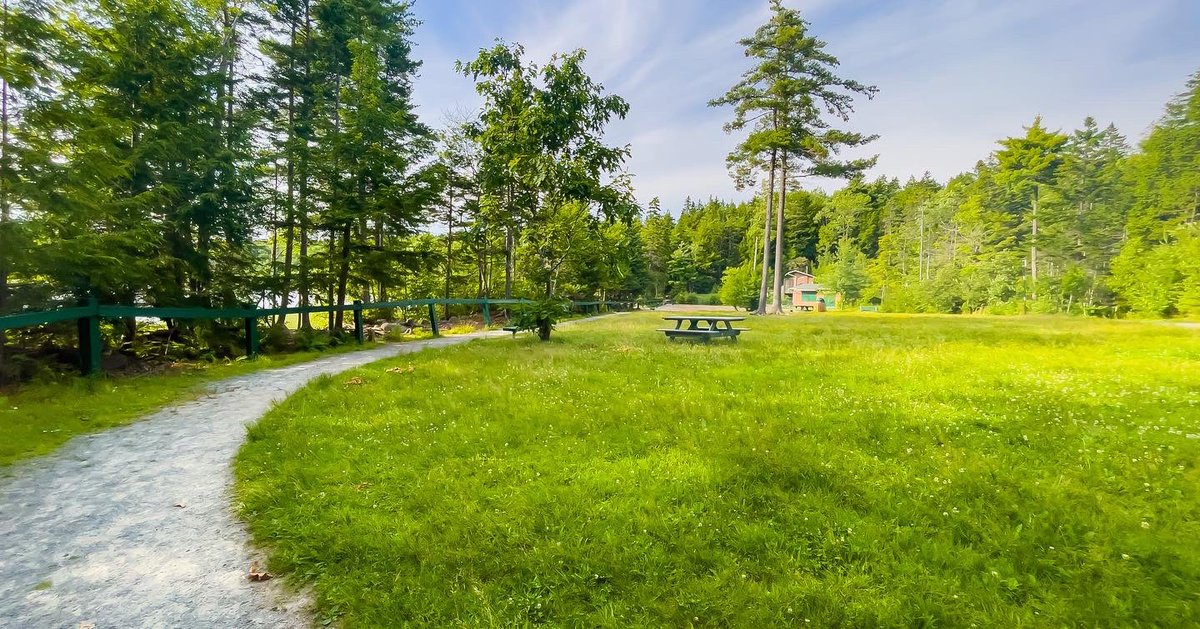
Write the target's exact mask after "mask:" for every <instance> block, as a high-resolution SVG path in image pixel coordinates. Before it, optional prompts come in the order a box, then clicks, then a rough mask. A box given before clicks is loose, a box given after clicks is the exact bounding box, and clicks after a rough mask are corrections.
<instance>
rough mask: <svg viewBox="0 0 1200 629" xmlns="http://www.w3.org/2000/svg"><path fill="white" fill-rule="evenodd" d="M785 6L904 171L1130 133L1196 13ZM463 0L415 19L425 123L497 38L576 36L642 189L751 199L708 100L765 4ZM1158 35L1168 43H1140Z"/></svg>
mask: <svg viewBox="0 0 1200 629" xmlns="http://www.w3.org/2000/svg"><path fill="white" fill-rule="evenodd" d="M788 4H790V5H795V6H798V7H800V8H801V9H802V10H804V11H805V16H806V18H807V19H809V20H810V21H811V22H812V23H813V28H814V31H815V32H816V33H817V34H818V35H819V36H821V37H822V38H823V39H826V40H827V41H828V42H829V50H830V52H832V53H834V54H835V55H837V56H838V57H839V58H841V60H842V70H843V72H844V73H845V74H846V75H847V76H850V77H853V78H856V79H859V80H862V81H864V82H870V83H875V84H878V85H879V87H880V95H879V97H878V98H877V99H875V101H873V102H869V103H868V102H864V103H862V104H861V105H860V107H859V112H858V114H857V115H856V116H855V117H854V118H853V119H852V121H851V126H852V127H853V128H855V129H858V130H862V131H867V132H872V133H879V134H880V135H881V136H882V137H881V139H880V140H879V141H878V142H877V143H875V144H874V145H873V146H872V147H871V150H870V152H872V153H879V154H880V161H879V166H878V167H877V168H876V172H875V173H874V174H882V175H887V176H897V177H901V178H905V177H908V176H909V175H917V176H919V175H920V174H921V173H923V172H924V171H926V170H928V171H930V172H932V173H933V174H934V175H935V176H937V177H938V178H940V179H943V180H944V179H946V178H948V177H949V176H952V175H954V174H956V173H958V172H962V171H964V170H967V169H969V168H971V167H972V166H973V165H974V163H975V162H976V161H977V160H979V159H982V158H984V157H986V156H987V154H988V153H989V152H990V151H992V150H993V148H994V147H995V142H996V140H998V139H1000V138H1002V137H1004V136H1006V135H1010V134H1014V133H1019V132H1020V130H1021V127H1022V126H1023V125H1026V124H1028V123H1029V122H1030V121H1031V120H1032V119H1033V117H1034V115H1037V114H1041V115H1043V117H1044V119H1045V120H1046V122H1047V124H1049V125H1050V126H1053V127H1062V128H1066V129H1070V128H1073V127H1074V126H1076V125H1078V124H1079V122H1080V121H1082V119H1083V118H1084V117H1085V116H1087V115H1093V116H1095V117H1096V118H1097V119H1098V120H1100V121H1102V122H1108V121H1112V122H1115V123H1116V124H1117V125H1118V127H1120V128H1121V130H1122V131H1123V132H1125V133H1126V134H1127V135H1128V136H1130V138H1131V139H1132V140H1136V139H1137V138H1138V137H1140V136H1141V135H1142V133H1143V132H1144V131H1145V130H1146V128H1147V127H1148V126H1149V125H1150V124H1151V123H1152V122H1153V121H1154V119H1155V118H1156V117H1157V116H1158V115H1159V113H1160V112H1161V110H1162V106H1163V104H1164V102H1165V101H1166V99H1167V98H1168V97H1170V96H1171V95H1172V94H1173V93H1175V92H1176V91H1178V90H1180V89H1181V88H1182V86H1183V83H1184V81H1185V79H1186V77H1187V76H1188V74H1189V73H1191V72H1193V71H1195V70H1196V67H1195V66H1196V59H1197V58H1200V54H1197V53H1198V52H1200V44H1198V43H1197V42H1196V40H1195V38H1190V39H1189V38H1186V37H1182V36H1180V35H1179V33H1185V34H1186V30H1187V29H1172V28H1171V26H1172V24H1173V23H1176V22H1178V21H1179V20H1187V19H1192V20H1193V23H1195V20H1196V18H1200V4H1193V3H1192V2H1191V1H1190V0H1142V1H1140V2H1137V3H1128V2H1123V1H1121V0H1092V1H1086V0H1059V1H1056V2H1051V1H1048V0H1047V1H1038V0H1009V1H1007V2H985V1H983V0H906V1H904V2H894V3H886V4H885V3H866V2H865V1H864V0H859V1H853V0H852V1H842V2H837V3H835V2H832V1H821V2H789V3H788ZM423 6H424V5H423V4H421V3H418V5H417V12H418V14H421V13H422V9H423ZM471 7H478V5H473V4H472V3H469V2H467V3H464V4H462V6H460V7H459V10H457V11H454V12H452V13H453V16H454V19H455V22H454V27H455V29H456V30H454V31H453V32H452V33H451V32H448V31H447V28H448V25H447V24H441V23H439V20H444V19H449V17H448V16H447V15H432V16H430V17H427V18H426V23H425V24H424V25H423V26H422V27H421V29H420V31H419V32H418V43H419V47H418V49H417V52H418V54H419V55H421V56H423V57H424V58H425V60H426V63H425V67H424V69H423V72H422V74H423V75H424V76H423V77H422V78H421V79H420V80H419V81H418V83H417V86H416V90H417V93H416V97H417V101H418V103H419V104H420V105H421V106H422V115H424V116H425V118H426V120H428V121H429V122H430V123H433V124H438V123H440V121H441V119H442V113H441V112H443V111H452V110H455V109H458V108H463V107H466V108H474V107H477V105H478V99H477V98H476V97H475V95H474V91H473V89H472V86H471V84H470V82H469V81H467V80H466V79H465V78H463V77H457V76H453V75H452V65H453V61H454V60H455V59H460V58H470V57H472V56H474V54H475V52H476V51H477V50H478V49H479V48H480V47H483V46H487V45H490V44H491V42H492V41H493V39H495V38H496V37H502V38H504V39H506V40H508V41H515V42H521V43H522V44H524V45H525V47H526V49H527V51H528V52H529V53H530V58H531V59H532V60H535V61H544V60H545V59H546V58H548V57H549V55H550V54H551V53H553V52H562V51H569V50H573V49H575V48H585V49H587V50H588V62H587V65H588V68H589V71H590V72H591V73H592V74H593V75H594V76H595V77H596V78H597V79H598V80H599V81H601V82H602V83H604V84H605V85H606V87H607V88H608V89H609V90H610V91H612V92H614V93H617V94H620V95H621V96H623V97H625V98H626V99H627V100H629V101H630V104H631V112H630V115H629V117H628V119H627V120H624V121H620V122H618V123H616V124H614V125H613V126H612V128H611V131H610V134H609V139H610V141H613V142H618V143H630V144H631V146H632V150H633V156H632V159H631V160H630V164H629V166H630V170H631V171H632V172H633V173H634V175H635V179H634V182H635V186H636V189H637V194H638V197H639V200H640V201H642V202H643V203H645V202H648V201H649V200H650V198H652V197H654V196H659V197H661V198H662V200H663V204H664V207H666V208H669V209H673V210H677V209H678V208H679V207H680V206H681V205H682V202H683V199H684V197H686V196H692V197H693V198H705V197H708V196H710V195H712V196H718V197H725V198H735V197H736V198H745V197H747V196H749V193H748V192H738V191H736V190H735V189H734V186H733V184H732V182H731V181H730V179H729V178H728V176H727V175H726V173H725V162H724V160H725V155H726V153H728V151H729V150H730V148H732V146H733V145H734V144H735V142H736V138H732V137H729V136H726V135H725V134H724V133H723V132H722V130H721V124H722V123H723V122H724V121H726V120H727V119H728V118H729V116H730V112H729V111H728V110H713V109H709V108H707V107H706V103H707V101H708V100H709V99H711V98H713V97H715V96H718V95H720V94H721V93H723V92H724V91H725V90H726V89H727V88H728V87H729V86H730V85H732V84H733V83H734V82H735V81H736V80H737V79H738V77H739V75H740V74H741V72H742V71H743V70H744V69H745V67H746V64H747V61H746V60H745V59H744V58H743V56H742V53H741V50H740V48H739V47H738V46H737V43H736V42H737V40H738V39H739V38H741V37H744V36H746V35H748V34H750V33H751V32H753V30H754V28H755V27H756V26H757V25H758V24H760V23H761V22H762V21H763V19H764V18H765V16H766V14H767V8H766V2H765V1H764V2H746V3H737V4H726V3H700V2H694V1H688V0H657V1H656V0H604V1H600V0H573V1H569V2H549V1H546V2H538V1H535V0H525V1H523V2H513V3H509V4H506V5H504V7H505V8H504V10H502V11H492V12H491V13H488V15H487V16H486V17H484V15H483V13H484V9H476V10H472V9H471ZM422 17H424V16H422ZM1164 37H1176V38H1178V39H1179V41H1178V42H1171V45H1165V46H1164V45H1153V44H1156V43H1157V44H1161V42H1156V38H1164Z"/></svg>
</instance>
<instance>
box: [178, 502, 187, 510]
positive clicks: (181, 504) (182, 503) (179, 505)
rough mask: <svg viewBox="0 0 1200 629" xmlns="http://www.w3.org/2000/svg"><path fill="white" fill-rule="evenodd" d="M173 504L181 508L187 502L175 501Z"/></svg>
mask: <svg viewBox="0 0 1200 629" xmlns="http://www.w3.org/2000/svg"><path fill="white" fill-rule="evenodd" d="M175 506H176V507H179V508H180V509H183V508H184V507H186V506H187V503H186V502H177V503H175Z"/></svg>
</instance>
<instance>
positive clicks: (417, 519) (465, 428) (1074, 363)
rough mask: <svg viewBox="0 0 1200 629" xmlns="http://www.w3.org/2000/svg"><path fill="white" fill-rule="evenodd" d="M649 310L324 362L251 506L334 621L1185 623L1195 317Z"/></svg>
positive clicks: (261, 530) (257, 434)
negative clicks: (670, 330)
mask: <svg viewBox="0 0 1200 629" xmlns="http://www.w3.org/2000/svg"><path fill="white" fill-rule="evenodd" d="M661 323H662V322H661V321H659V319H658V315H656V314H655V313H639V314H631V315H622V316H618V317H612V318H607V319H603V320H598V321H595V322H589V323H583V324H580V325H577V326H572V327H569V328H564V329H562V330H561V331H559V332H556V333H555V338H554V340H553V341H552V342H550V343H548V344H540V343H538V342H536V339H534V338H532V337H531V336H530V335H523V336H522V337H518V338H517V339H497V340H489V341H479V342H474V343H471V344H468V345H465V346H460V347H455V348H449V349H445V350H437V351H427V352H422V353H418V354H414V355H407V356H403V357H398V358H395V359H390V360H386V361H383V362H380V363H376V364H373V365H370V366H367V367H364V368H360V369H357V370H355V371H353V372H350V373H346V374H342V375H338V376H333V377H323V378H321V379H319V380H317V381H315V382H314V383H313V384H311V385H310V386H308V387H307V388H306V389H304V390H303V391H301V392H300V393H298V394H297V395H295V396H293V397H292V398H290V399H289V400H287V401H286V402H284V403H283V404H282V405H280V406H279V407H278V408H276V409H275V410H274V411H272V412H271V413H270V414H269V415H268V416H267V417H266V418H264V419H263V420H262V421H261V422H260V423H259V424H257V425H256V426H254V427H253V428H251V429H250V431H249V440H248V442H247V444H246V445H245V446H244V448H243V449H242V451H241V453H240V455H239V457H238V460H237V463H236V474H237V478H238V481H237V501H238V502H237V505H238V509H239V511H240V513H241V514H242V515H243V517H245V518H246V519H247V521H248V522H249V526H250V528H251V530H252V532H253V535H254V537H255V538H256V540H257V541H258V542H260V543H262V544H264V545H265V546H266V547H267V548H268V549H269V551H270V553H271V569H272V570H274V571H277V572H280V573H283V574H286V575H288V577H289V578H290V579H291V580H292V581H293V582H294V583H296V584H297V585H311V586H313V588H314V591H315V593H316V598H317V610H316V611H317V614H318V618H317V620H318V621H319V622H323V623H332V624H340V625H342V626H345V627H395V626H402V625H406V624H411V625H431V626H464V627H477V626H500V625H504V626H509V625H535V624H536V625H544V626H566V627H574V626H607V627H631V626H645V627H658V626H680V627H687V626H711V627H765V626H815V627H829V626H854V627H866V626H930V627H935V626H972V625H975V626H1002V627H1017V626H1189V625H1191V626H1194V625H1196V624H1197V623H1200V489H1198V488H1200V472H1198V469H1197V462H1198V461H1200V332H1198V331H1197V330H1195V329H1189V328H1184V327H1179V326H1171V325H1166V324H1161V323H1131V322H1112V321H1099V320H1082V319H1068V318H1037V317H1025V318H999V317H951V316H900V315H866V314H824V315H795V316H788V317H775V318H753V319H751V320H749V321H748V322H746V325H747V326H748V327H750V328H751V329H752V331H751V332H748V333H746V334H745V335H743V338H742V340H741V342H739V343H736V344H733V343H728V342H714V343H712V344H709V345H699V344H690V343H668V342H667V341H666V340H665V339H664V338H662V335H661V333H658V332H655V331H654V328H656V327H659V326H660V325H661Z"/></svg>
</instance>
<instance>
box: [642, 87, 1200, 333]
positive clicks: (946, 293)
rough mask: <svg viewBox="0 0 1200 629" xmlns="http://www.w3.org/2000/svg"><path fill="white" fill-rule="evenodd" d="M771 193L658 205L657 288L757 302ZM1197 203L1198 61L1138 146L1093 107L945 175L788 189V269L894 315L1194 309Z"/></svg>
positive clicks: (1197, 303)
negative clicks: (669, 213) (1078, 118)
mask: <svg viewBox="0 0 1200 629" xmlns="http://www.w3.org/2000/svg"><path fill="white" fill-rule="evenodd" d="M777 202H778V201H777ZM764 206H765V204H764V203H763V201H762V199H761V198H758V199H755V200H754V201H752V202H748V203H741V204H729V203H722V202H719V201H709V202H707V203H704V204H702V205H698V206H697V205H695V204H693V203H691V202H690V201H689V202H688V203H687V206H686V207H685V208H684V209H683V214H682V216H681V217H680V219H679V220H678V222H676V223H675V224H674V225H673V226H672V228H671V229H668V228H667V227H665V226H663V225H660V223H662V224H670V223H672V221H671V219H670V218H669V217H662V216H653V215H652V216H651V217H650V218H648V219H647V220H646V221H645V222H644V227H643V233H644V235H645V239H646V241H647V242H650V241H651V240H652V239H653V240H654V242H656V243H660V242H662V239H663V236H660V235H659V234H666V233H670V234H671V236H670V237H671V239H672V240H671V243H672V244H657V245H655V246H654V249H655V253H652V254H651V255H650V259H651V260H652V264H651V266H652V268H653V269H654V271H656V274H655V273H652V278H653V279H652V281H650V282H649V283H648V285H650V286H652V287H653V290H654V291H657V292H660V293H661V292H662V290H664V286H665V290H670V289H672V288H677V289H679V290H689V291H698V292H709V291H713V290H717V289H718V288H719V287H721V286H722V282H724V284H725V286H724V288H725V290H723V291H722V294H721V297H722V298H723V300H724V301H726V302H727V303H737V304H739V305H741V304H745V303H748V302H749V301H750V300H752V299H753V296H754V295H756V294H757V285H758V282H757V272H756V271H754V267H755V264H756V261H757V258H758V255H757V247H759V246H761V232H762V221H763V212H764ZM1198 214H1200V74H1197V75H1195V76H1193V77H1192V78H1191V79H1190V80H1188V81H1187V84H1186V88H1185V90H1184V91H1183V92H1181V93H1180V94H1179V95H1178V96H1177V97H1175V98H1174V99H1172V100H1171V101H1170V102H1169V103H1167V105H1166V108H1165V111H1164V113H1163V115H1162V117H1161V118H1160V119H1159V120H1158V121H1157V123H1156V124H1155V125H1154V126H1153V127H1152V128H1151V129H1150V131H1149V133H1148V134H1147V135H1146V137H1145V139H1144V140H1143V141H1142V142H1140V144H1139V145H1137V146H1136V147H1132V146H1130V143H1129V141H1128V140H1127V138H1126V137H1125V136H1124V135H1122V134H1121V132H1120V131H1119V130H1118V129H1116V128H1115V127H1114V126H1112V125H1101V124H1098V123H1097V122H1096V121H1095V120H1093V119H1092V118H1087V119H1085V120H1084V121H1082V124H1081V125H1080V126H1079V128H1077V129H1074V130H1071V131H1069V132H1061V131H1057V130H1051V129H1048V128H1046V126H1045V125H1044V124H1043V122H1042V121H1041V120H1040V119H1035V120H1033V121H1032V122H1031V123H1030V124H1029V126H1028V127H1026V128H1025V129H1024V131H1023V133H1020V134H1017V135H1014V136H1012V137H1008V138H1002V139H998V144H997V148H996V150H995V151H994V152H993V153H992V154H990V155H987V156H983V159H981V160H980V161H979V162H978V163H977V164H976V165H975V168H974V169H972V170H971V171H969V172H966V173H962V174H960V175H958V176H956V177H954V178H952V179H951V180H950V181H948V182H945V183H941V182H938V181H935V180H934V179H933V178H932V177H930V176H928V175H926V176H924V177H922V178H919V179H918V178H910V179H909V180H907V181H904V182H901V181H900V180H898V179H894V178H884V177H881V178H877V179H874V180H870V179H866V178H861V177H860V178H855V179H853V180H851V181H850V182H848V184H847V185H845V186H844V187H842V188H840V189H838V190H836V191H835V192H833V193H832V194H827V193H823V192H819V191H816V192H814V191H800V190H795V191H789V193H788V198H787V206H786V208H785V211H784V218H785V221H784V225H785V229H784V233H783V247H782V250H783V255H784V259H785V260H787V262H786V268H788V269H800V270H805V271H812V272H814V273H815V275H816V276H817V281H818V282H819V283H821V284H823V285H825V286H827V287H830V288H831V290H832V291H836V292H837V293H840V294H841V295H842V296H843V298H844V299H845V300H846V301H847V302H848V303H851V304H857V303H868V302H871V303H878V304H881V306H882V308H883V309H885V310H891V311H896V312H980V311H986V312H994V313H1018V312H1045V313H1049V312H1073V313H1077V314H1082V313H1088V314H1096V315H1104V316H1112V315H1114V314H1127V313H1132V314H1134V315H1140V316H1154V317H1158V316H1173V315H1192V316H1195V315H1198V314H1200V222H1198V219H1200V215H1198ZM751 243H754V244H751ZM752 249H753V250H754V252H753V253H752ZM667 251H671V254H670V255H666V252H667Z"/></svg>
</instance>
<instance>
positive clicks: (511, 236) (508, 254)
mask: <svg viewBox="0 0 1200 629" xmlns="http://www.w3.org/2000/svg"><path fill="white" fill-rule="evenodd" d="M516 246H517V238H516V234H515V233H513V228H512V226H511V225H509V226H506V227H505V228H504V298H505V299H512V289H513V273H514V271H515V265H514V262H513V257H514V256H513V254H514V251H513V249H515V248H516Z"/></svg>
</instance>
